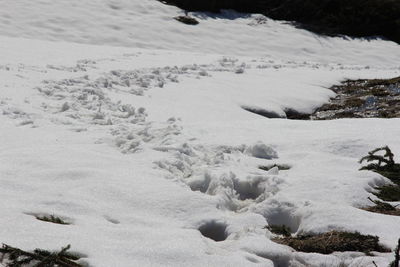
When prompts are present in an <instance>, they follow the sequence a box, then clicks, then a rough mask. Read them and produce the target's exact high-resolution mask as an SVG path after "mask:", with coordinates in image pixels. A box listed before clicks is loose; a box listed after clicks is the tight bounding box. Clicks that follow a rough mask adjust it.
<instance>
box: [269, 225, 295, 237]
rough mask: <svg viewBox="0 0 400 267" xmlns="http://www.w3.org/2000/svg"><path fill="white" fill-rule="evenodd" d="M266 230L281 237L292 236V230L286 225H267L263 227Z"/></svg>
mask: <svg viewBox="0 0 400 267" xmlns="http://www.w3.org/2000/svg"><path fill="white" fill-rule="evenodd" d="M265 228H266V229H268V230H269V231H270V232H271V233H274V234H276V235H283V236H285V237H290V236H291V235H292V230H291V229H290V228H289V227H287V226H286V225H283V224H282V225H275V224H273V225H268V226H266V227H265Z"/></svg>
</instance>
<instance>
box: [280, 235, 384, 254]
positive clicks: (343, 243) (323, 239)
mask: <svg viewBox="0 0 400 267" xmlns="http://www.w3.org/2000/svg"><path fill="white" fill-rule="evenodd" d="M274 241H276V242H278V243H280V244H283V245H287V246H290V247H292V248H294V249H295V250H297V251H302V252H315V253H321V254H330V253H333V252H335V251H342V252H343V251H359V252H364V253H370V252H372V251H377V252H390V250H389V249H388V248H385V247H383V246H382V245H380V244H379V237H377V236H372V235H362V234H360V233H357V232H356V233H349V232H339V231H331V232H328V233H323V234H318V235H302V236H297V237H284V238H278V239H275V240H274Z"/></svg>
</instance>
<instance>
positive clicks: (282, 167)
mask: <svg viewBox="0 0 400 267" xmlns="http://www.w3.org/2000/svg"><path fill="white" fill-rule="evenodd" d="M275 167H278V169H279V170H280V171H287V170H290V166H289V165H287V164H272V165H265V166H259V167H258V168H259V169H260V170H263V171H269V170H271V169H272V168H275Z"/></svg>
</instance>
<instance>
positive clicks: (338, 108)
mask: <svg viewBox="0 0 400 267" xmlns="http://www.w3.org/2000/svg"><path fill="white" fill-rule="evenodd" d="M331 90H333V91H334V92H335V93H336V94H337V95H336V96H335V97H334V98H332V99H331V100H330V102H329V103H327V104H325V105H323V106H322V107H320V108H318V109H317V110H316V111H315V112H314V113H313V114H311V115H310V117H309V118H310V119H312V120H330V119H340V118H399V117H400V77H397V78H393V79H373V80H347V81H345V82H343V83H342V84H341V85H335V86H333V87H332V88H331Z"/></svg>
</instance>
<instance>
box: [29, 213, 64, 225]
mask: <svg viewBox="0 0 400 267" xmlns="http://www.w3.org/2000/svg"><path fill="white" fill-rule="evenodd" d="M35 218H36V219H38V220H40V221H44V222H50V223H56V224H63V225H69V224H70V223H69V222H66V221H64V220H63V219H61V218H60V217H57V216H54V215H36V216H35Z"/></svg>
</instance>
